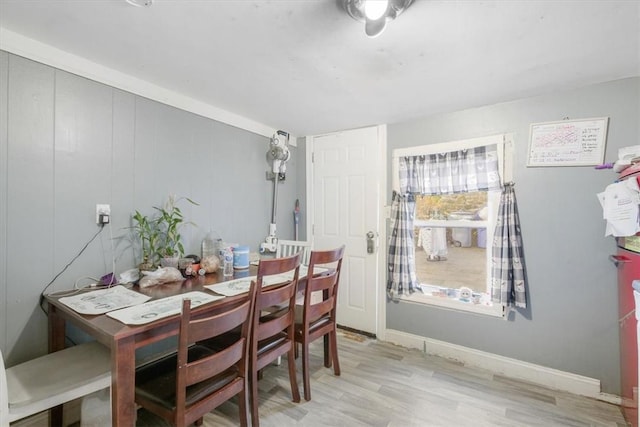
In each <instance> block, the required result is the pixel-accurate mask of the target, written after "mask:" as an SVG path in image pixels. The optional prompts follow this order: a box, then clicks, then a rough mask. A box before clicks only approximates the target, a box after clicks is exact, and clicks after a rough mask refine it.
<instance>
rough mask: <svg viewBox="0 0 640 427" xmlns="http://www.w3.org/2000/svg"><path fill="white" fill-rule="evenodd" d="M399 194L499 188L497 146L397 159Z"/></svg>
mask: <svg viewBox="0 0 640 427" xmlns="http://www.w3.org/2000/svg"><path fill="white" fill-rule="evenodd" d="M399 163H400V168H399V171H400V193H401V194H407V193H411V194H431V195H433V194H453V193H466V192H472V191H482V190H497V189H498V188H500V174H499V172H498V171H499V169H498V147H497V146H496V145H495V144H494V145H488V146H480V147H475V148H469V149H466V150H458V151H451V152H448V153H438V154H429V155H424V156H407V157H402V158H400V159H399Z"/></svg>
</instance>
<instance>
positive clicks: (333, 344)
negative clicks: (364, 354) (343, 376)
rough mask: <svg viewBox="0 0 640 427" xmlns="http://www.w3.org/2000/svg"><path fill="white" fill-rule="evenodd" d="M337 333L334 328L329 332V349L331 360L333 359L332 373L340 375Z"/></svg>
mask: <svg viewBox="0 0 640 427" xmlns="http://www.w3.org/2000/svg"><path fill="white" fill-rule="evenodd" d="M337 336H338V334H336V330H335V329H334V330H333V331H332V332H329V351H330V352H331V360H333V373H334V374H335V375H336V376H340V361H339V360H338V339H337Z"/></svg>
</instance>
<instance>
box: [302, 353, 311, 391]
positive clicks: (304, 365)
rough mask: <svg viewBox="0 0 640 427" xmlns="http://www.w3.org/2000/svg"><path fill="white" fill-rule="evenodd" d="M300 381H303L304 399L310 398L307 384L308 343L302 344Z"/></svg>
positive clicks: (309, 388)
mask: <svg viewBox="0 0 640 427" xmlns="http://www.w3.org/2000/svg"><path fill="white" fill-rule="evenodd" d="M302 381H303V383H304V400H307V401H309V400H311V385H310V384H309V343H308V342H305V343H304V344H302Z"/></svg>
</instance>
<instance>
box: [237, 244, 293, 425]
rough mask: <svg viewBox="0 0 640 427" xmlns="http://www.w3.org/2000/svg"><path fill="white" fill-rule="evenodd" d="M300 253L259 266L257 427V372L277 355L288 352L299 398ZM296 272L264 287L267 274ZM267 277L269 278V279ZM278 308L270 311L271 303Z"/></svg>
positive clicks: (253, 370) (254, 403)
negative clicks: (296, 324)
mask: <svg viewBox="0 0 640 427" xmlns="http://www.w3.org/2000/svg"><path fill="white" fill-rule="evenodd" d="M300 258H301V255H300V253H297V254H296V255H293V256H291V257H287V258H274V259H263V260H261V261H260V265H259V266H258V275H257V290H256V304H255V308H254V312H253V337H252V340H251V350H250V352H249V353H250V357H251V365H250V381H249V383H250V386H251V393H250V395H251V422H252V425H253V426H254V427H257V426H259V425H260V421H259V418H258V372H259V371H260V370H262V369H263V368H264V367H265V366H267V365H268V364H269V363H271V362H273V361H275V360H277V359H278V357H280V356H282V355H284V354H287V355H288V356H287V363H288V366H289V381H290V383H291V394H292V397H293V401H294V402H300V391H299V390H298V382H297V379H296V365H295V363H296V362H295V354H294V350H295V341H294V337H293V333H294V329H293V323H294V318H293V316H294V310H295V297H296V288H297V286H298V272H299V268H300ZM287 272H288V273H293V277H292V278H291V280H287V281H285V282H283V283H281V284H277V285H273V286H267V287H264V288H263V284H264V281H265V278H267V277H268V276H272V275H276V274H283V273H287ZM267 280H268V279H267ZM274 306H278V307H280V309H279V310H277V311H275V312H271V311H270V312H268V314H266V315H263V312H265V310H267V309H269V308H270V307H274Z"/></svg>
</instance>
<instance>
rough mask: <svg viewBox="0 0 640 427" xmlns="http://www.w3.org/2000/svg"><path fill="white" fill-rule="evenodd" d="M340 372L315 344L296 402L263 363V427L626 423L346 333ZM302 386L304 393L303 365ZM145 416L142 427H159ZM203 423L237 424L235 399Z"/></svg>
mask: <svg viewBox="0 0 640 427" xmlns="http://www.w3.org/2000/svg"><path fill="white" fill-rule="evenodd" d="M338 348H339V356H340V364H341V368H342V375H341V376H340V377H336V376H334V375H333V371H332V370H330V369H327V368H325V367H324V366H323V364H322V340H319V341H316V343H314V344H313V345H312V356H311V372H312V380H311V394H312V400H311V401H309V402H307V401H305V400H304V398H302V401H301V402H300V403H297V404H296V403H293V402H291V392H290V390H289V380H288V376H287V368H286V366H287V364H286V361H283V363H282V365H281V366H269V367H267V368H265V371H264V378H263V379H262V380H261V381H260V383H259V390H260V425H261V426H262V427H282V426H310V427H314V426H349V427H352V426H353V427H356V426H380V427H382V426H389V427H392V426H397V427H405V426H474V427H476V426H478V427H479V426H509V427H519V426H545V427H546V426H626V424H625V422H624V418H623V417H622V414H621V411H620V409H619V408H618V407H617V406H615V405H611V404H608V403H604V402H600V401H597V400H593V399H588V398H585V397H580V396H576V395H572V394H569V393H565V392H559V391H554V390H550V389H547V388H544V387H540V386H536V385H532V384H528V383H524V382H521V381H515V380H511V379H509V378H505V377H501V376H498V375H493V374H492V373H490V372H488V371H483V370H478V369H471V368H468V367H465V366H462V365H460V364H458V363H454V362H451V361H448V360H445V359H442V358H438V357H434V356H427V355H425V354H424V353H422V352H420V351H418V350H409V349H406V348H402V347H398V346H395V345H392V344H388V343H381V342H378V341H376V340H373V339H369V338H364V337H362V336H360V335H354V334H351V333H346V332H341V333H340V336H339V343H338ZM297 363H298V365H297V366H298V383H299V387H300V394H302V377H301V369H302V368H301V362H300V360H298V361H297ZM158 425H159V423H158V422H157V420H154V419H152V418H150V416H149V415H148V414H144V413H140V414H139V420H138V426H140V427H147V426H154V427H155V426H158ZM204 425H205V426H206V427H214V426H235V425H238V415H237V406H236V404H235V401H234V400H232V401H230V402H227V403H225V404H224V405H223V406H221V407H220V408H218V409H217V410H216V411H214V412H212V413H211V414H208V415H207V416H206V417H205V422H204Z"/></svg>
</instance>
